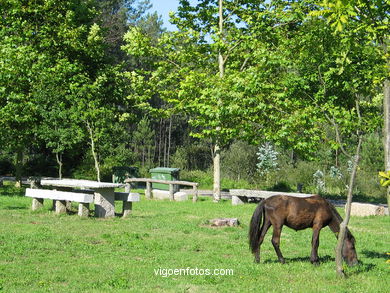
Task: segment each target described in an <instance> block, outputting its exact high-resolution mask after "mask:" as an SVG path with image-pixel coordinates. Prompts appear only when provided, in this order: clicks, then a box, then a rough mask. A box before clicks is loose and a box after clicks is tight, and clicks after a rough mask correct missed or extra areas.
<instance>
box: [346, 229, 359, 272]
mask: <svg viewBox="0 0 390 293" xmlns="http://www.w3.org/2000/svg"><path fill="white" fill-rule="evenodd" d="M343 258H344V260H345V262H346V263H347V264H348V265H349V266H354V265H357V264H358V259H357V254H356V250H355V238H354V237H353V236H352V234H351V232H349V231H347V233H346V235H345V239H344V245H343Z"/></svg>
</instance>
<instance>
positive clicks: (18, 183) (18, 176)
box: [15, 146, 24, 188]
mask: <svg viewBox="0 0 390 293" xmlns="http://www.w3.org/2000/svg"><path fill="white" fill-rule="evenodd" d="M23 157H24V156H23V147H22V146H18V148H17V151H16V164H15V187H18V188H20V187H22V171H23Z"/></svg>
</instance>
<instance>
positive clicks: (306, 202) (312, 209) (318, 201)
mask: <svg viewBox="0 0 390 293" xmlns="http://www.w3.org/2000/svg"><path fill="white" fill-rule="evenodd" d="M265 208H266V212H267V213H268V214H269V216H270V217H271V222H275V223H276V224H279V225H286V226H288V227H290V228H292V229H295V230H302V229H306V228H309V227H313V226H314V225H321V226H322V227H324V226H326V225H328V224H329V222H330V221H331V219H332V213H331V210H330V207H329V204H328V202H327V201H326V200H325V199H324V198H322V197H320V196H319V195H314V196H311V197H294V196H288V195H275V196H272V197H269V198H268V199H266V202H265Z"/></svg>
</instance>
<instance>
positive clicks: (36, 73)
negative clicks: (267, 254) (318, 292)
mask: <svg viewBox="0 0 390 293" xmlns="http://www.w3.org/2000/svg"><path fill="white" fill-rule="evenodd" d="M179 2H180V5H179V9H178V12H177V13H176V14H175V15H172V16H171V21H172V23H174V24H175V25H176V26H177V28H178V30H177V31H173V32H169V31H166V30H165V29H164V28H163V26H162V21H161V18H160V17H159V16H158V15H157V14H156V13H155V12H153V8H152V7H151V5H150V3H149V1H148V0H143V1H137V0H107V1H104V0H63V1H54V0H34V1H32V0H24V1H12V0H1V2H0V3H1V5H0V15H1V17H0V51H1V53H0V125H1V126H0V145H1V148H0V175H14V176H17V177H18V178H19V177H20V176H32V175H43V176H55V177H62V176H63V177H74V178H89V179H98V180H111V175H112V168H113V167H114V166H136V167H139V169H140V175H141V176H148V170H149V169H150V168H152V167H157V166H166V167H178V168H180V169H181V177H182V178H183V179H187V180H193V181H197V182H200V183H201V184H202V185H203V186H204V187H207V188H210V187H211V186H212V184H213V175H212V174H213V168H214V169H215V166H216V164H217V161H216V159H218V160H220V168H221V179H222V183H221V187H222V188H232V187H236V188H237V187H244V188H264V189H273V190H285V191H288V190H296V189H297V187H299V188H301V187H302V190H303V191H306V192H320V193H328V194H345V192H346V190H347V187H348V182H349V181H348V180H349V179H348V178H349V175H350V173H351V170H352V167H353V166H352V165H353V161H354V157H355V155H356V152H357V146H358V142H359V141H360V140H361V141H362V145H361V150H360V149H359V150H358V152H359V153H360V158H361V159H360V162H359V168H358V175H357V182H356V188H355V193H356V194H361V195H363V196H367V197H375V198H383V199H384V198H385V195H386V190H385V189H384V188H383V187H381V186H380V184H379V177H378V171H382V170H385V169H389V168H390V166H389V163H387V165H386V164H385V162H388V156H387V157H386V156H385V153H386V152H388V146H387V147H386V145H388V142H387V144H386V138H387V137H388V132H389V129H388V128H387V130H386V121H388V118H386V117H388V116H389V112H388V110H386V105H387V107H389V106H388V104H389V102H388V100H389V99H390V98H389V97H388V96H389V95H390V93H389V82H388V79H389V53H388V51H387V46H388V43H389V23H388V18H389V11H390V9H389V8H390V4H389V2H388V1H386V0H375V1H360V0H354V1H339V0H332V1H316V0H300V1H294V0H290V1H287V0H286V1H284V0H277V1H260V0H252V1H250V0H235V1H234V0H229V1H227V0H226V1H223V5H224V6H223V9H222V10H219V8H220V6H219V5H218V4H219V3H218V1H210V0H202V1H198V5H196V6H191V5H190V4H189V2H188V1H185V0H181V1H179ZM345 2H348V3H345ZM386 100H387V104H386ZM386 111H387V112H386ZM386 119H387V120H386ZM387 123H388V122H387ZM387 127H388V126H387ZM387 139H388V138H387ZM214 181H215V179H214Z"/></svg>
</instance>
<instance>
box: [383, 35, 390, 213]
mask: <svg viewBox="0 0 390 293" xmlns="http://www.w3.org/2000/svg"><path fill="white" fill-rule="evenodd" d="M388 43H389V38H388V37H387V38H385V41H384V43H383V48H384V52H385V54H387V53H388ZM389 72H390V58H389V57H387V73H389ZM383 114H384V127H383V131H384V135H383V137H384V150H385V170H386V171H390V79H389V78H388V77H387V78H386V79H385V82H384V84H383ZM387 205H388V206H389V207H390V186H388V187H387Z"/></svg>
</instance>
